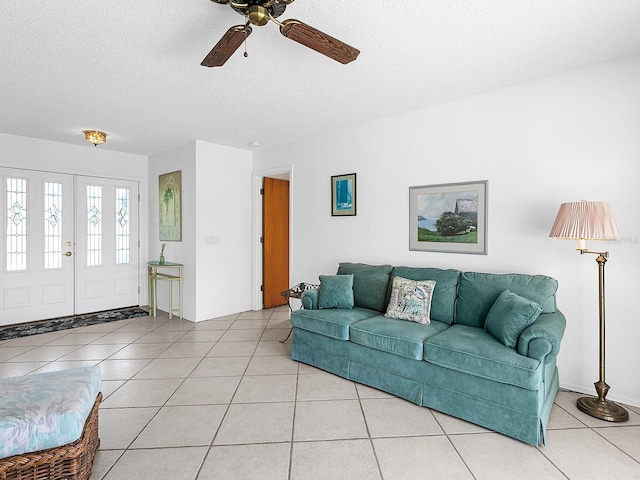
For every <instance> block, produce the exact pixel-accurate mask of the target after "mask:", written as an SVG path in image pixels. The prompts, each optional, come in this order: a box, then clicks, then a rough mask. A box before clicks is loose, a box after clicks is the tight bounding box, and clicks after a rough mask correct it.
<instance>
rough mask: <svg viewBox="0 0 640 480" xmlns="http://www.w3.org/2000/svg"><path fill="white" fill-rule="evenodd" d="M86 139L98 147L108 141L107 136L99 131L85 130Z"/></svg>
mask: <svg viewBox="0 0 640 480" xmlns="http://www.w3.org/2000/svg"><path fill="white" fill-rule="evenodd" d="M84 139H85V140H86V141H87V142H89V143H93V145H94V146H96V147H97V146H98V145H102V144H103V143H104V142H106V141H107V134H106V133H104V132H100V131H98V130H85V131H84Z"/></svg>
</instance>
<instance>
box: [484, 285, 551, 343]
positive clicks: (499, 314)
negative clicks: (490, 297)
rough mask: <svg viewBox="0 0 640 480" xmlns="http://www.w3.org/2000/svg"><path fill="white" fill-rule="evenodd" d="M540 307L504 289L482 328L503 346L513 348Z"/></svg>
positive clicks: (538, 312)
mask: <svg viewBox="0 0 640 480" xmlns="http://www.w3.org/2000/svg"><path fill="white" fill-rule="evenodd" d="M541 311H542V307H541V306H540V305H538V304H537V303H536V302H533V301H531V300H529V299H528V298H524V297H521V296H520V295H517V294H515V293H513V292H512V291H511V290H505V291H504V292H502V293H501V294H500V296H498V298H497V299H496V301H495V302H494V303H493V306H492V307H491V310H489V314H488V315H487V319H486V321H485V323H484V329H485V330H486V331H487V332H489V333H490V334H491V335H493V336H494V337H496V338H497V339H498V340H500V342H502V344H503V345H504V346H505V347H509V348H515V347H516V344H517V343H518V338H519V337H520V334H521V333H522V332H523V331H524V329H525V328H527V327H528V326H529V325H531V324H532V323H533V322H535V321H536V318H538V315H540V312H541Z"/></svg>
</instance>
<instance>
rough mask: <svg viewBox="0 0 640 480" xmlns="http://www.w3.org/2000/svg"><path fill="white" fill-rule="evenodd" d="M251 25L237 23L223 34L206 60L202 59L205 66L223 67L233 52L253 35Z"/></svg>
mask: <svg viewBox="0 0 640 480" xmlns="http://www.w3.org/2000/svg"><path fill="white" fill-rule="evenodd" d="M251 31H252V30H251V27H250V26H249V25H236V26H234V27H231V28H230V29H229V30H227V32H226V33H225V34H224V35H223V36H222V38H221V39H220V41H219V42H218V43H216V46H215V47H213V49H212V50H211V51H210V52H209V55H207V56H206V57H205V58H204V60H202V63H201V64H200V65H202V66H203V67H221V66H222V65H224V63H225V62H226V61H227V60H229V58H230V57H231V55H233V52H235V51H236V50H237V49H238V47H239V46H240V45H242V42H244V41H245V39H246V38H247V37H248V36H249V35H251Z"/></svg>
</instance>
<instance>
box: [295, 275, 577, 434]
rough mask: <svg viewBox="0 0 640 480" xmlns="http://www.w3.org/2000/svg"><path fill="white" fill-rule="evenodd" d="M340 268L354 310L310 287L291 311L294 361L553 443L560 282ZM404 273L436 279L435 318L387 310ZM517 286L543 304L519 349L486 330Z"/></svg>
mask: <svg viewBox="0 0 640 480" xmlns="http://www.w3.org/2000/svg"><path fill="white" fill-rule="evenodd" d="M337 274H338V275H347V276H350V275H352V276H353V277H352V279H353V284H352V287H351V288H352V290H353V307H352V308H318V297H319V290H318V289H314V290H309V291H307V292H304V293H303V294H302V299H301V300H302V306H303V308H301V309H300V310H297V311H293V312H292V313H291V324H292V326H293V341H292V346H291V357H292V358H293V359H294V360H297V361H299V362H303V363H306V364H309V365H313V366H315V367H318V368H320V369H323V370H326V371H328V372H331V373H334V374H336V375H339V376H341V377H344V378H347V379H349V380H353V381H355V382H358V383H362V384H364V385H369V386H371V387H374V388H377V389H379V390H383V391H385V392H388V393H391V394H393V395H396V396H398V397H401V398H404V399H406V400H409V401H411V402H413V403H416V404H418V405H422V406H425V407H429V408H433V409H435V410H438V411H440V412H443V413H446V414H449V415H452V416H455V417H458V418H461V419H464V420H466V421H469V422H472V423H475V424H477V425H480V426H483V427H485V428H488V429H491V430H494V431H496V432H500V433H503V434H505V435H508V436H510V437H513V438H516V439H518V440H521V441H523V442H527V443H529V444H532V445H539V444H540V443H541V442H542V443H544V442H545V441H546V428H547V422H548V420H549V414H550V412H551V407H552V405H553V400H554V398H555V395H556V393H557V391H558V387H559V382H558V369H557V367H556V357H557V355H558V352H559V350H560V342H561V340H562V336H563V334H564V329H565V325H566V320H565V317H564V315H563V314H562V313H561V312H560V311H559V310H558V309H557V308H556V300H555V293H556V290H557V287H558V284H557V281H556V280H555V279H553V278H551V277H547V276H543V275H523V274H491V273H478V272H461V271H458V270H451V269H448V270H443V269H437V268H412V267H401V266H395V267H394V266H391V265H366V264H359V263H341V264H340V265H339V268H338V272H337ZM394 276H398V277H402V278H406V279H410V280H433V281H435V287H434V288H433V295H432V297H431V312H430V318H431V322H430V324H428V325H423V324H420V323H414V322H411V321H406V320H398V319H394V318H387V317H385V316H384V313H385V311H386V309H387V304H388V302H389V298H390V295H391V283H392V278H393V277H394ZM340 278H343V277H340ZM321 288H322V287H321ZM507 290H508V291H510V292H514V293H515V294H517V296H520V297H523V298H526V299H530V300H531V301H532V303H534V304H536V305H539V311H541V313H539V315H538V316H537V318H535V321H534V322H533V323H532V324H531V325H529V326H528V327H526V328H525V329H524V331H522V332H521V333H520V332H517V333H518V334H519V335H518V336H517V337H516V338H515V344H514V345H513V348H510V347H509V346H505V344H503V342H502V341H500V340H499V339H498V338H496V337H494V335H493V334H492V333H490V332H489V331H487V330H486V329H485V319H486V318H487V316H488V314H489V312H490V311H492V307H494V303H497V299H498V297H500V296H501V294H502V293H503V292H505V291H507ZM496 312H497V313H496ZM507 313H508V312H506V313H505V312H502V311H499V310H495V309H494V313H492V315H493V317H495V315H499V314H504V317H505V319H507V318H510V317H509V315H508V314H507ZM507 327H508V325H507Z"/></svg>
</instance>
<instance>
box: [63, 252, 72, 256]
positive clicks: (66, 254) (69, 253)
mask: <svg viewBox="0 0 640 480" xmlns="http://www.w3.org/2000/svg"><path fill="white" fill-rule="evenodd" d="M64 255H65V256H66V257H70V256H71V255H73V253H71V252H64Z"/></svg>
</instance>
